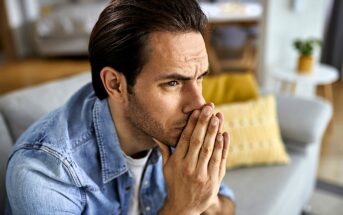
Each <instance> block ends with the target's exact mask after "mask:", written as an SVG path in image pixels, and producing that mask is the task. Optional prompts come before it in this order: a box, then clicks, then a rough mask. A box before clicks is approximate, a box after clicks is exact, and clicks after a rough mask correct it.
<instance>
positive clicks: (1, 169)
mask: <svg viewBox="0 0 343 215" xmlns="http://www.w3.org/2000/svg"><path fill="white" fill-rule="evenodd" d="M11 146H12V140H11V137H10V134H9V132H8V129H7V126H6V124H5V121H4V119H3V117H2V114H1V113H0V199H1V201H0V214H3V213H4V209H5V201H4V199H5V196H6V192H5V175H6V164H7V158H8V155H9V154H10V150H11Z"/></svg>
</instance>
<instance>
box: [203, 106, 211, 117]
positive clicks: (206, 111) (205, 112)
mask: <svg viewBox="0 0 343 215" xmlns="http://www.w3.org/2000/svg"><path fill="white" fill-rule="evenodd" d="M211 110H212V108H211V107H210V106H206V107H204V114H205V115H206V116H209V115H210V114H211Z"/></svg>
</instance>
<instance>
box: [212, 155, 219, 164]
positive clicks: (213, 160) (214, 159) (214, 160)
mask: <svg viewBox="0 0 343 215" xmlns="http://www.w3.org/2000/svg"><path fill="white" fill-rule="evenodd" d="M219 162H220V159H219V158H218V157H216V156H213V157H212V158H211V161H210V163H211V164H212V165H213V166H217V165H218V164H219Z"/></svg>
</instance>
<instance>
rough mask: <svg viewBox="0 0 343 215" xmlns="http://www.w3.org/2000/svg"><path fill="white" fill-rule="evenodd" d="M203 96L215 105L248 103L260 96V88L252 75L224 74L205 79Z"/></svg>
mask: <svg viewBox="0 0 343 215" xmlns="http://www.w3.org/2000/svg"><path fill="white" fill-rule="evenodd" d="M202 88H203V90H202V91H203V96H204V98H205V100H206V101H207V102H213V103H214V104H215V105H220V104H225V103H230V102H240V101H247V100H250V99H255V98H257V97H258V95H259V93H258V92H259V91H258V86H257V83H256V80H255V78H254V76H253V75H252V74H251V73H224V74H220V75H212V76H208V77H205V78H204V80H203V83H202Z"/></svg>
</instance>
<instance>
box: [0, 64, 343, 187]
mask: <svg viewBox="0 0 343 215" xmlns="http://www.w3.org/2000/svg"><path fill="white" fill-rule="evenodd" d="M89 69H90V66H89V64H88V61H87V59H30V60H25V61H20V62H11V63H4V62H2V63H1V62H0V95H1V94H4V93H6V92H10V91H12V90H15V89H18V88H22V87H27V86H32V85H35V84H39V83H42V82H45V81H48V80H53V79H57V78H62V77H66V76H70V75H73V74H77V73H80V72H83V71H87V70H89ZM333 89H334V102H333V103H334V119H333V126H332V127H331V128H330V129H328V130H327V131H326V134H325V137H324V139H323V146H322V150H321V159H320V164H319V169H318V177H319V178H320V179H321V180H324V181H328V182H330V183H333V184H336V185H339V186H343V156H342V155H343V141H342V139H343V81H340V82H337V83H335V84H334V86H333Z"/></svg>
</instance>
